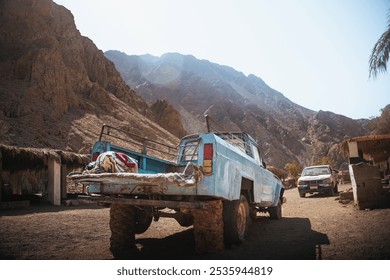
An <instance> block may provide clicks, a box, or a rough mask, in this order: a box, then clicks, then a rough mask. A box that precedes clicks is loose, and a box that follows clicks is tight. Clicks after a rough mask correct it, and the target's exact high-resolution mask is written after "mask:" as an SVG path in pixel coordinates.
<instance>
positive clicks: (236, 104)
mask: <svg viewBox="0 0 390 280" xmlns="http://www.w3.org/2000/svg"><path fill="white" fill-rule="evenodd" d="M105 56H106V57H107V58H109V59H110V60H112V61H113V62H114V64H115V66H116V67H117V69H118V71H119V73H120V74H121V76H122V78H123V80H124V81H125V82H126V83H127V84H128V85H130V86H132V87H133V88H135V89H136V90H137V92H138V93H139V94H140V95H141V96H142V97H143V98H144V99H145V100H146V101H147V102H148V103H153V102H155V100H156V99H163V100H167V101H168V102H169V103H171V104H172V105H173V106H174V107H175V108H176V110H177V111H179V112H180V114H181V115H182V118H183V124H184V127H185V129H186V130H187V131H188V132H190V133H193V132H199V131H205V121H204V117H203V113H204V111H205V110H206V109H207V108H209V107H210V106H211V105H214V106H213V107H212V109H211V115H212V117H213V118H214V119H215V120H216V121H217V122H218V123H221V124H222V125H223V126H225V127H227V128H228V129H229V130H240V131H247V132H249V133H251V134H252V135H253V136H254V137H255V138H256V139H257V141H258V142H259V145H260V147H261V149H262V150H263V152H264V154H265V157H266V160H267V161H268V162H270V163H271V164H272V165H275V166H277V167H279V168H283V167H284V165H285V164H286V163H287V162H294V161H296V162H300V163H302V164H303V165H307V164H310V163H311V162H313V161H314V160H315V159H316V158H320V157H323V156H328V157H330V158H331V159H332V160H333V161H334V162H335V163H336V164H337V165H341V164H342V163H343V162H344V161H345V160H346V159H345V158H344V156H343V155H342V154H340V153H337V152H335V151H337V149H336V146H337V144H338V143H339V142H340V141H342V140H343V139H344V138H348V137H353V136H357V135H362V134H368V133H369V129H368V122H369V120H364V119H361V120H353V119H351V118H348V117H346V116H342V115H338V114H335V113H332V112H326V111H318V112H316V111H313V110H310V109H307V108H305V107H303V106H300V105H298V104H295V103H294V102H292V101H291V100H289V99H288V98H287V97H285V96H284V95H283V94H282V93H280V92H278V91H276V90H274V89H272V88H271V87H270V86H268V85H267V84H266V83H265V82H264V81H263V80H262V79H261V78H260V77H257V76H255V75H253V74H250V75H248V76H245V75H244V74H243V73H242V72H239V71H236V70H234V69H233V68H232V67H229V66H223V65H219V64H217V63H213V62H210V61H208V60H199V59H196V58H195V57H194V56H192V55H181V54H178V53H167V54H164V55H162V56H161V57H154V56H151V55H147V56H146V59H144V57H145V56H136V55H127V54H125V53H123V52H120V51H112V50H111V51H107V52H105ZM302 139H304V140H302Z"/></svg>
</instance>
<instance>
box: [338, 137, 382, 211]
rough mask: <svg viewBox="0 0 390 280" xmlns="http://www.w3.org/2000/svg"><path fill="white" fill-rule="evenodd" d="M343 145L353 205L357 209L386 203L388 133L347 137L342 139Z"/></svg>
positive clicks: (380, 205) (376, 206)
mask: <svg viewBox="0 0 390 280" xmlns="http://www.w3.org/2000/svg"><path fill="white" fill-rule="evenodd" d="M346 144H347V145H346ZM343 147H344V151H345V152H346V153H347V155H348V157H349V171H350V175H351V182H352V189H353V194H354V203H355V206H357V207H358V208H359V209H366V208H378V207H382V206H383V205H384V204H387V203H388V199H389V191H388V190H389V178H390V134H384V135H370V136H362V137H354V138H350V139H349V140H347V141H346V142H344V143H343ZM346 148H347V150H346Z"/></svg>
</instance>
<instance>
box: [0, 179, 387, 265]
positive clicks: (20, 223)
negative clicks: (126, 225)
mask: <svg viewBox="0 0 390 280" xmlns="http://www.w3.org/2000/svg"><path fill="white" fill-rule="evenodd" d="M350 187H351V186H350V185H341V186H339V190H345V189H348V188H350ZM285 197H286V198H287V203H286V204H284V205H283V218H282V219H281V220H270V219H269V218H268V216H267V214H262V215H260V216H259V217H258V219H257V221H255V222H254V223H253V224H252V227H251V230H250V232H249V234H248V237H247V240H246V241H245V242H244V243H243V244H241V245H240V246H233V247H230V248H226V249H225V250H224V251H222V252H220V253H216V254H201V255H200V254H196V253H195V247H194V241H193V229H192V227H189V228H185V227H181V226H179V225H178V223H177V222H176V221H175V220H173V219H167V218H161V219H160V220H159V221H158V222H152V225H151V227H150V228H149V229H148V230H147V231H146V232H145V233H144V234H141V235H137V236H136V238H137V246H138V247H139V249H140V253H139V256H137V258H139V259H168V260H169V259H264V260H265V259H269V260H293V259H298V260H312V259H336V260H346V259H353V260H355V259H364V260H368V259H374V260H381V259H390V226H389V225H390V208H387V209H374V210H357V209H356V208H355V207H354V206H353V204H352V203H350V204H346V205H344V204H341V203H339V202H338V197H326V196H321V195H307V197H306V198H300V197H299V195H298V191H297V189H290V190H286V192H285ZM109 239H110V230H109V209H108V208H102V207H98V206H95V205H80V206H58V207H55V206H48V205H31V206H30V207H29V208H26V209H14V210H0V240H1V242H0V258H1V259H8V260H13V259H17V260H28V259H36V260H46V259H59V260H64V259H74V260H78V259H80V260H101V259H112V258H113V257H112V255H111V253H110V250H109Z"/></svg>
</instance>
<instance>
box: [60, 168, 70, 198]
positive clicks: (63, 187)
mask: <svg viewBox="0 0 390 280" xmlns="http://www.w3.org/2000/svg"><path fill="white" fill-rule="evenodd" d="M67 174H68V167H67V166H66V164H62V165H61V198H62V199H66V198H67V194H68V190H67V184H66V175H67Z"/></svg>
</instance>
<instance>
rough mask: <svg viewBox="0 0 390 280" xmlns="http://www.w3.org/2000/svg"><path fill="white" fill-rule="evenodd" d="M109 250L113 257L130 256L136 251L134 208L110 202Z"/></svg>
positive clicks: (122, 257) (124, 257)
mask: <svg viewBox="0 0 390 280" xmlns="http://www.w3.org/2000/svg"><path fill="white" fill-rule="evenodd" d="M110 230H111V238H110V250H111V253H112V255H113V256H114V258H115V259H126V258H130V257H131V254H132V253H133V254H134V253H135V252H136V250H137V249H136V246H135V208H134V207H133V206H131V205H126V204H121V203H112V204H111V208H110Z"/></svg>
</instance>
